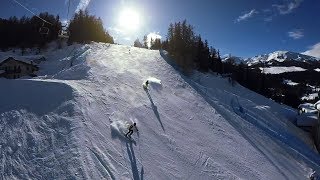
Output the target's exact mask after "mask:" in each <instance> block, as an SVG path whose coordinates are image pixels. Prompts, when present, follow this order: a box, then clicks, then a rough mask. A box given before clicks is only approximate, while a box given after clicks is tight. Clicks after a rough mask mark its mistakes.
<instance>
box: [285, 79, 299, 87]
mask: <svg viewBox="0 0 320 180" xmlns="http://www.w3.org/2000/svg"><path fill="white" fill-rule="evenodd" d="M283 84H287V85H289V86H296V85H299V83H296V82H293V81H291V80H290V79H289V80H288V79H285V80H283Z"/></svg>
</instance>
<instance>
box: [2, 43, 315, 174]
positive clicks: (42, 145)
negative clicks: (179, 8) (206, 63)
mask: <svg viewBox="0 0 320 180" xmlns="http://www.w3.org/2000/svg"><path fill="white" fill-rule="evenodd" d="M4 54H5V53H4ZM44 56H45V57H46V59H47V61H45V62H41V63H40V65H39V66H40V71H39V72H38V77H34V78H29V77H25V78H24V79H15V80H8V79H3V78H0V84H1V88H0V99H1V103H0V135H1V136H0V137H1V138H0V152H1V156H0V157H1V161H0V164H1V166H0V179H307V178H308V174H309V173H310V172H312V171H313V170H315V171H317V172H320V156H319V154H318V153H317V152H316V150H315V149H314V145H313V143H312V141H311V139H310V137H309V136H308V135H307V134H306V133H305V132H303V131H302V130H300V129H298V128H297V127H296V126H294V125H293V124H292V123H291V121H293V120H294V117H295V115H296V110H295V109H292V108H290V107H287V106H285V105H281V104H278V103H276V102H274V101H272V100H271V99H268V98H265V97H263V96H261V95H259V94H256V93H254V92H252V91H250V90H248V89H246V88H244V87H242V86H241V85H238V84H236V85H235V86H232V85H230V83H229V82H228V80H227V79H225V78H222V77H220V76H217V75H214V74H210V73H208V74H202V73H199V72H194V73H193V74H192V75H190V76H185V75H183V74H181V73H180V72H179V71H177V70H176V69H175V66H174V65H171V64H172V61H171V59H170V58H169V57H168V56H167V55H166V53H165V52H159V51H156V50H147V49H142V48H134V47H129V46H122V45H112V44H111V45H110V44H104V43H92V44H86V45H80V44H78V45H72V46H67V47H64V48H63V49H58V50H52V51H51V50H50V51H46V52H44ZM152 79H153V80H152ZM157 79H159V80H161V83H160V81H158V80H157ZM146 80H150V83H149V84H150V85H149V86H148V90H147V89H144V88H143V86H142V84H143V83H144V82H146ZM151 80H152V81H151ZM154 81H156V82H158V83H152V82H154ZM132 122H136V123H137V128H138V130H139V131H138V132H135V133H134V134H133V136H132V139H131V140H129V139H127V138H126V137H125V136H124V134H125V133H126V132H127V131H128V130H127V125H128V124H130V123H132Z"/></svg>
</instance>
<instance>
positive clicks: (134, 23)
mask: <svg viewBox="0 0 320 180" xmlns="http://www.w3.org/2000/svg"><path fill="white" fill-rule="evenodd" d="M140 20H141V18H140V15H139V13H138V12H136V11H135V10H134V9H130V8H125V9H123V10H122V11H121V12H120V16H119V22H118V23H119V25H120V26H121V27H122V28H124V29H125V30H127V31H135V30H137V29H139V26H140Z"/></svg>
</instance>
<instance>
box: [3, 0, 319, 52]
mask: <svg viewBox="0 0 320 180" xmlns="http://www.w3.org/2000/svg"><path fill="white" fill-rule="evenodd" d="M15 1H18V2H19V3H21V4H22V5H24V6H25V7H27V8H28V9H29V10H31V11H32V12H34V13H36V14H38V13H40V12H45V11H47V12H49V13H50V14H59V15H60V17H61V19H62V20H64V21H68V20H70V18H72V16H73V15H74V13H75V12H77V11H78V10H79V9H87V10H88V11H89V13H90V14H92V15H95V16H97V17H100V18H101V19H102V20H103V23H104V26H105V29H106V30H107V31H108V32H109V33H110V34H111V35H112V36H113V37H114V38H115V41H116V42H117V43H120V44H127V45H133V41H134V40H135V39H136V38H139V39H140V40H142V38H143V36H144V35H148V34H149V37H158V38H160V37H161V39H162V40H164V39H165V38H166V34H167V29H168V26H169V24H170V23H174V22H178V21H183V20H184V19H186V20H187V22H188V23H189V24H191V25H193V26H194V30H195V32H196V34H200V35H201V37H202V38H203V39H207V40H208V42H209V45H211V46H213V47H215V48H216V49H219V50H220V52H221V55H225V54H231V55H234V56H240V57H243V58H247V57H253V56H255V55H260V54H266V53H271V52H274V51H277V50H287V51H293V52H299V53H305V54H308V55H312V56H316V57H320V20H319V17H320V1H319V0H268V1H262V0H188V1H186V0H70V4H71V5H70V13H69V16H68V17H67V12H68V0H50V1H49V0H46V1H44V0H1V2H0V3H1V6H0V18H8V17H10V16H17V17H21V16H23V15H26V16H32V14H31V13H30V12H29V11H27V10H25V9H24V8H22V7H21V6H20V5H18V4H17V3H16V2H15Z"/></svg>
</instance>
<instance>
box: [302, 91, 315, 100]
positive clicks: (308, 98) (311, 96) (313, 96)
mask: <svg viewBox="0 0 320 180" xmlns="http://www.w3.org/2000/svg"><path fill="white" fill-rule="evenodd" d="M317 97H318V93H311V94H306V95H304V96H303V97H301V100H307V101H308V100H314V99H316V98H317Z"/></svg>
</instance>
